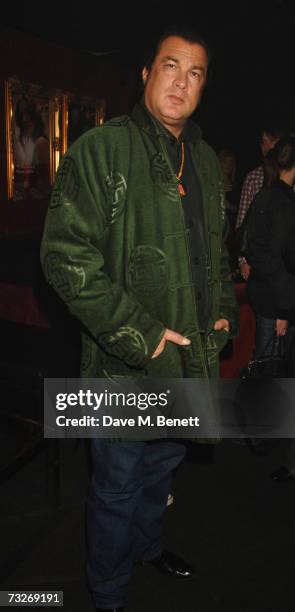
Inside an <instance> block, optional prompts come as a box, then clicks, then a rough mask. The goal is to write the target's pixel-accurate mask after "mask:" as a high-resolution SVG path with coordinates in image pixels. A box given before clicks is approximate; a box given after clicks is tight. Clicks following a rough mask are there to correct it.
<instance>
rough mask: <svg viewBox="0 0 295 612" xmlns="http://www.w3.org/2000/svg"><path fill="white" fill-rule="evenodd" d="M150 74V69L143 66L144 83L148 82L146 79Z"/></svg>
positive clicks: (142, 76)
mask: <svg viewBox="0 0 295 612" xmlns="http://www.w3.org/2000/svg"><path fill="white" fill-rule="evenodd" d="M148 75H149V71H148V69H147V67H146V66H145V67H144V68H143V70H142V73H141V78H142V82H143V84H144V85H145V84H146V80H147V78H148Z"/></svg>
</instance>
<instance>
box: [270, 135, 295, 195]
mask: <svg viewBox="0 0 295 612" xmlns="http://www.w3.org/2000/svg"><path fill="white" fill-rule="evenodd" d="M293 166H295V136H288V137H286V138H281V140H279V141H278V142H277V143H276V145H275V146H274V148H273V149H271V150H270V151H268V153H267V155H266V156H265V158H264V176H265V184H266V185H268V186H269V185H272V183H274V182H275V181H277V180H278V179H279V176H280V171H281V170H291V168H293Z"/></svg>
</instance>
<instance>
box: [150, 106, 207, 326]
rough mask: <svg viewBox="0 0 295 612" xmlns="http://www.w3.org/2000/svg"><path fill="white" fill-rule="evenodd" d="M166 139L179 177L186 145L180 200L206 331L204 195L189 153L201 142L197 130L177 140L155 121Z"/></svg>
mask: <svg viewBox="0 0 295 612" xmlns="http://www.w3.org/2000/svg"><path fill="white" fill-rule="evenodd" d="M152 118H153V120H154V121H155V122H156V123H157V125H158V127H159V128H160V130H161V132H162V134H163V135H164V137H165V143H166V147H167V152H168V155H169V158H170V161H171V164H172V167H173V169H174V172H175V176H177V175H178V173H179V170H180V167H181V161H182V146H181V143H182V142H183V144H184V166H183V172H182V176H181V183H182V184H183V186H184V190H185V195H184V196H183V197H182V198H181V201H182V204H183V213H184V220H185V226H186V230H187V237H188V243H189V252H190V264H191V271H192V279H193V283H194V285H195V294H196V302H197V313H198V322H199V327H200V331H205V330H206V328H207V324H208V318H209V312H210V293H209V286H208V272H207V270H208V248H207V241H206V237H205V223H204V213H203V195H202V189H201V184H200V181H199V178H198V175H197V172H196V170H195V168H194V166H193V161H192V158H191V153H190V143H192V142H194V141H195V140H196V139H197V138H199V134H198V133H197V132H196V129H192V127H191V126H190V124H189V123H187V124H186V125H185V127H184V129H183V131H182V133H181V135H180V137H179V138H178V139H177V138H175V136H173V134H172V133H171V132H169V130H167V129H166V128H165V127H164V126H163V125H162V124H161V123H160V122H159V121H157V120H156V119H155V117H153V115H152Z"/></svg>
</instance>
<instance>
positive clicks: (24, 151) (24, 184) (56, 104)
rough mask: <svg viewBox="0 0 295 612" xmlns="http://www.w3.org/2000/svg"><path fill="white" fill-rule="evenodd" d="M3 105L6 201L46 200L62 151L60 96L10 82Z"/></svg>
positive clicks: (62, 110) (21, 83) (38, 86)
mask: <svg viewBox="0 0 295 612" xmlns="http://www.w3.org/2000/svg"><path fill="white" fill-rule="evenodd" d="M5 101H6V145H7V191H8V198H9V199H12V200H13V201H14V202H17V201H19V200H23V199H27V198H30V199H43V198H46V197H48V196H49V194H50V191H51V186H52V183H53V181H54V177H55V173H56V170H57V166H58V163H59V159H60V156H61V155H62V154H63V152H64V150H65V142H64V138H63V134H64V133H65V130H64V129H63V127H64V124H65V118H64V114H65V110H64V99H63V96H62V95H61V94H55V93H52V92H49V91H46V90H45V88H43V87H41V86H40V85H36V84H32V83H25V82H22V81H21V80H19V79H17V78H11V79H8V80H7V81H6V83H5Z"/></svg>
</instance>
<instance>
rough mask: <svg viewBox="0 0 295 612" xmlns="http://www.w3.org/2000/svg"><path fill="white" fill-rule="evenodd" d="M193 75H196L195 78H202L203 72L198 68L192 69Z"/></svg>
mask: <svg viewBox="0 0 295 612" xmlns="http://www.w3.org/2000/svg"><path fill="white" fill-rule="evenodd" d="M191 74H192V76H193V77H194V79H200V78H201V76H202V75H201V73H200V72H197V71H196V70H192V73H191Z"/></svg>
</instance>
